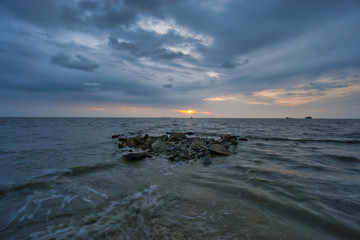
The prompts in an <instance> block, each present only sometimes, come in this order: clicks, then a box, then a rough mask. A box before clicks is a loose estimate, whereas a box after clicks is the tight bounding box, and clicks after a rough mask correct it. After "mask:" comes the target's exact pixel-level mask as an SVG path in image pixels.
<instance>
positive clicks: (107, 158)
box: [0, 118, 360, 240]
mask: <svg viewBox="0 0 360 240" xmlns="http://www.w3.org/2000/svg"><path fill="white" fill-rule="evenodd" d="M176 131H178V132H189V131H192V132H194V133H196V135H197V136H200V137H218V136H220V135H221V134H232V135H236V136H238V137H243V138H247V139H248V141H240V142H239V144H238V146H236V147H235V148H234V149H233V151H234V154H232V155H230V156H219V157H215V158H213V159H212V161H213V163H212V164H211V165H209V166H203V165H202V164H201V163H198V162H195V163H173V162H169V161H168V160H167V158H166V156H158V157H154V158H150V159H145V160H143V161H139V162H135V163H128V162H125V161H124V160H123V159H122V158H121V154H120V152H119V149H118V148H117V141H116V139H112V138H111V136H112V135H114V134H125V135H127V136H135V135H144V134H146V133H147V134H149V135H162V134H165V133H166V132H176ZM0 170H1V175H0V216H1V218H0V239H246V240H248V239H360V120H341V119H338V120H336V119H312V120H309V119H197V118H193V119H172V118H170V119H167V118H166V119H126V118H0Z"/></svg>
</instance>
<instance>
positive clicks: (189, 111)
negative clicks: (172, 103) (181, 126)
mask: <svg viewBox="0 0 360 240" xmlns="http://www.w3.org/2000/svg"><path fill="white" fill-rule="evenodd" d="M175 112H182V113H186V114H189V115H191V114H192V113H195V110H192V109H188V110H175Z"/></svg>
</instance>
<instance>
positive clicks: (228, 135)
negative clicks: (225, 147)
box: [221, 134, 238, 145]
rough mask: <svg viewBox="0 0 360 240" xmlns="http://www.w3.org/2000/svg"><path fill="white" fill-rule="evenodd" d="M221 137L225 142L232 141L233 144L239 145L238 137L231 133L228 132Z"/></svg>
mask: <svg viewBox="0 0 360 240" xmlns="http://www.w3.org/2000/svg"><path fill="white" fill-rule="evenodd" d="M221 139H222V140H223V141H225V142H229V143H231V144H232V145H238V142H237V137H236V136H232V135H230V134H226V135H222V136H221Z"/></svg>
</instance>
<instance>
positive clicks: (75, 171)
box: [64, 162, 115, 176]
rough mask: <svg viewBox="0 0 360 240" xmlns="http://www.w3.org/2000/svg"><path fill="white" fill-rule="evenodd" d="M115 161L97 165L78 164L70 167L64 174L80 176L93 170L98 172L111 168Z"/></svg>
mask: <svg viewBox="0 0 360 240" xmlns="http://www.w3.org/2000/svg"><path fill="white" fill-rule="evenodd" d="M114 165H115V163H113V162H105V163H98V164H95V165H91V166H86V165H85V166H77V167H73V168H70V169H69V171H68V172H65V173H64V175H65V176H79V175H83V174H89V173H92V172H96V171H101V170H107V169H109V168H112V167H114Z"/></svg>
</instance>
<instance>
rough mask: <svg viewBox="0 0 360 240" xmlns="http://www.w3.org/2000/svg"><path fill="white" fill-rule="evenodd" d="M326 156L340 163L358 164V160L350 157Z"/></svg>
mask: <svg viewBox="0 0 360 240" xmlns="http://www.w3.org/2000/svg"><path fill="white" fill-rule="evenodd" d="M326 156H328V157H331V158H334V159H336V160H338V161H341V162H360V159H358V158H356V157H352V156H344V155H336V154H328V155H326Z"/></svg>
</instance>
